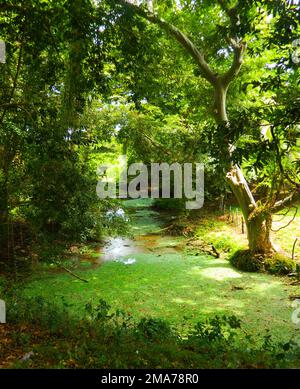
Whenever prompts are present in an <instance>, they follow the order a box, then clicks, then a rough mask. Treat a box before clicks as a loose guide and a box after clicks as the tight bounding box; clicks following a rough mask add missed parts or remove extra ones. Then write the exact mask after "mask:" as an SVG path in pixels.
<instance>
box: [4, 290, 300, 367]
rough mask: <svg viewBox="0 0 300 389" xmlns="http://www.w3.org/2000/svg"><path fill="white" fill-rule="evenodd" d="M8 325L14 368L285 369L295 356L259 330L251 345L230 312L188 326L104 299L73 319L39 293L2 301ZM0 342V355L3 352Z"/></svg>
mask: <svg viewBox="0 0 300 389" xmlns="http://www.w3.org/2000/svg"><path fill="white" fill-rule="evenodd" d="M9 299H10V300H9V305H8V306H9V310H8V319H9V322H10V323H11V325H13V326H14V328H15V330H14V332H13V333H12V334H11V336H12V337H13V341H12V342H10V348H12V347H18V348H21V349H22V351H23V353H26V354H25V358H24V357H23V359H22V360H21V359H18V360H17V361H13V362H12V363H10V365H9V366H10V367H18V368H20V367H21V368H40V367H57V368H70V367H71V368H270V367H291V366H294V365H296V364H297V360H298V358H299V357H300V353H299V348H298V347H297V345H296V344H294V343H293V342H292V341H289V342H285V343H278V342H277V343H276V342H275V341H273V340H272V338H271V336H270V335H269V334H268V333H267V332H266V333H265V334H264V335H262V336H261V339H260V342H257V339H256V341H255V342H254V341H253V339H252V337H251V336H250V335H246V334H245V333H244V331H243V328H242V325H241V322H240V320H239V319H238V318H237V317H236V316H215V317H213V318H210V319H207V320H204V321H200V322H198V323H196V324H194V325H192V326H191V325H190V324H188V323H187V322H185V321H184V320H183V322H182V324H181V325H176V326H174V325H170V324H169V323H168V322H167V321H165V320H162V319H159V318H142V319H140V320H135V318H133V317H132V316H131V315H130V314H128V313H126V312H124V311H122V310H119V309H117V310H112V309H111V307H110V306H109V305H108V304H107V303H106V302H105V301H104V300H100V301H99V302H98V303H97V304H93V303H88V304H87V305H86V306H85V315H84V317H83V318H82V319H81V320H75V319H74V317H72V316H70V315H69V313H68V306H67V304H66V305H65V306H64V307H57V306H55V305H53V304H51V303H49V302H47V301H46V300H44V299H43V298H32V299H24V298H20V296H13V297H12V296H11V297H10V298H9ZM9 352H10V350H9V349H5V347H4V348H3V347H2V353H1V354H2V355H3V356H4V354H5V353H9Z"/></svg>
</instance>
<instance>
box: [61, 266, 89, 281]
mask: <svg viewBox="0 0 300 389" xmlns="http://www.w3.org/2000/svg"><path fill="white" fill-rule="evenodd" d="M59 266H60V267H61V268H62V269H64V270H65V271H66V272H68V273H69V274H71V275H72V276H73V277H75V278H78V279H79V280H80V281H82V282H88V281H87V280H85V279H84V278H81V277H79V276H78V275H77V274H75V273H73V272H72V271H71V270H70V269H67V268H66V267H65V266H62V265H59Z"/></svg>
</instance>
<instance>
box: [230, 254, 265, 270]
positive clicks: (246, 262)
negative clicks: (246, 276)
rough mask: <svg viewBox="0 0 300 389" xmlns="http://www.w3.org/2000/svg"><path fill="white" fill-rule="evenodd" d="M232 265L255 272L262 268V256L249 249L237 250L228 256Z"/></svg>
mask: <svg viewBox="0 0 300 389" xmlns="http://www.w3.org/2000/svg"><path fill="white" fill-rule="evenodd" d="M229 261H230V263H231V264H232V266H234V267H236V268H237V269H239V270H243V271H247V272H257V271H261V270H263V268H264V263H263V256H262V255H260V254H254V253H252V252H251V251H250V250H238V251H236V252H235V253H234V254H233V255H232V256H231V257H230V258H229Z"/></svg>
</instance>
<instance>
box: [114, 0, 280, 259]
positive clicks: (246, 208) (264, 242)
mask: <svg viewBox="0 0 300 389" xmlns="http://www.w3.org/2000/svg"><path fill="white" fill-rule="evenodd" d="M218 2H219V5H220V6H221V8H222V9H223V10H224V11H225V12H226V14H227V16H228V17H229V18H230V20H231V22H232V23H233V22H236V21H235V20H236V18H237V15H236V13H235V12H234V11H235V8H234V7H233V8H231V9H228V8H226V6H225V4H224V2H223V1H222V0H219V1H218ZM119 3H120V4H123V5H124V6H130V7H132V8H133V9H134V10H135V12H136V13H137V14H138V15H140V16H142V17H143V18H145V19H147V20H148V21H150V22H152V23H155V24H157V25H159V26H160V27H161V28H162V29H164V30H165V31H166V32H167V33H168V34H170V35H171V36H173V38H175V39H176V40H177V42H178V43H179V44H180V45H181V46H182V47H183V48H184V49H185V50H186V52H187V53H188V54H189V55H190V56H191V57H192V58H193V59H194V61H195V62H196V64H197V65H198V67H199V69H200V72H201V76H202V77H203V78H204V79H206V80H207V81H208V82H209V83H210V84H211V86H212V87H213V90H214V117H215V120H216V122H217V123H218V124H220V123H225V125H226V124H228V125H229V119H228V116H227V109H226V105H227V104H226V103H227V92H228V88H229V86H230V84H231V82H232V81H233V80H234V79H235V78H236V77H237V75H238V74H239V72H240V69H241V67H242V64H243V58H244V54H245V51H246V49H247V45H246V43H245V42H243V41H242V40H240V39H238V38H235V39H233V38H228V39H227V41H228V44H229V46H230V47H231V48H232V50H233V53H234V55H233V61H232V64H231V66H230V68H229V69H228V71H227V72H225V73H223V74H218V73H217V72H215V71H214V70H213V69H212V68H211V67H210V65H209V64H208V63H207V61H206V59H205V56H204V54H203V53H202V51H201V50H200V49H199V48H198V47H197V46H196V45H195V44H194V43H193V42H192V40H191V39H190V38H189V37H188V36H187V35H186V34H185V33H184V32H182V31H181V30H179V29H178V28H176V27H175V26H174V25H172V24H171V23H169V22H167V21H165V20H163V19H162V18H160V17H158V16H157V15H155V14H154V13H153V12H151V11H150V10H149V9H148V10H147V9H144V8H141V7H140V6H139V5H137V3H136V2H135V1H134V0H133V1H132V0H131V1H130V0H119ZM224 141H226V139H224ZM227 143H228V142H227ZM227 146H228V155H227V157H228V159H229V160H230V157H231V154H232V151H233V146H232V145H231V144H229V143H228V144H227ZM226 181H227V183H228V184H229V186H230V188H231V190H232V192H233V194H234V196H235V198H236V200H237V202H238V204H239V206H240V208H241V210H242V213H243V216H244V219H245V223H246V226H247V236H248V243H249V249H250V250H251V251H253V252H259V253H263V254H265V253H270V252H272V251H274V250H275V249H274V246H273V244H272V241H271V238H270V230H271V225H272V216H271V212H266V210H261V209H260V207H259V206H258V204H257V202H256V201H255V199H254V197H253V195H252V193H251V190H250V188H249V185H248V183H247V181H246V179H245V177H244V175H243V172H242V170H241V169H240V167H239V166H237V165H235V166H233V165H231V166H230V167H229V171H228V173H227V175H226Z"/></svg>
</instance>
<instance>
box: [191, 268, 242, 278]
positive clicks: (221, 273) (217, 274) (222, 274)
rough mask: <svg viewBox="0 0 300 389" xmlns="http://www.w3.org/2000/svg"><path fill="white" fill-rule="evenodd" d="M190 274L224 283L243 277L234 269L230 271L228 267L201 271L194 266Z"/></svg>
mask: <svg viewBox="0 0 300 389" xmlns="http://www.w3.org/2000/svg"><path fill="white" fill-rule="evenodd" d="M189 273H190V274H195V275H196V274H198V275H201V276H204V277H207V278H212V279H214V280H217V281H223V280H226V279H228V278H241V277H242V275H241V274H240V273H238V272H237V271H235V270H234V269H230V268H228V267H209V268H206V269H201V268H199V267H197V266H194V267H193V268H192V269H191V270H190V272H189Z"/></svg>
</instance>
